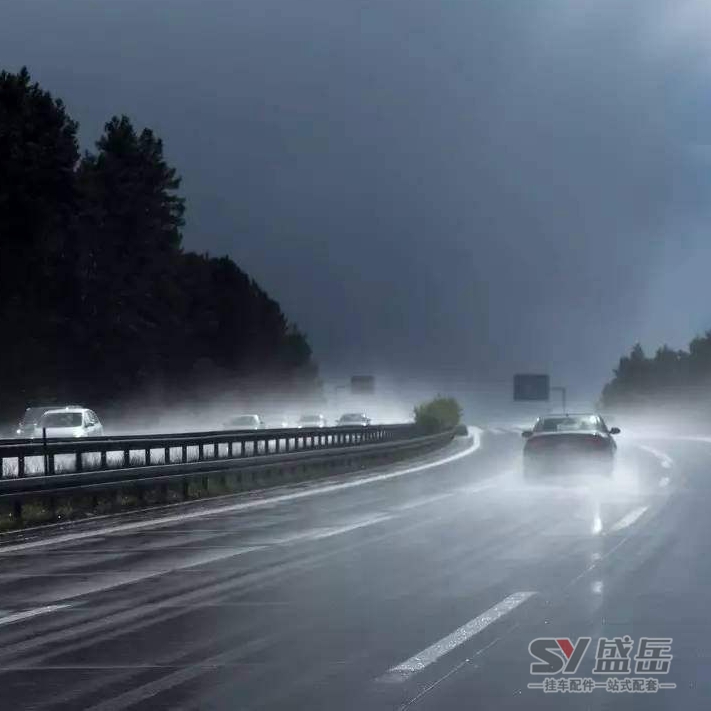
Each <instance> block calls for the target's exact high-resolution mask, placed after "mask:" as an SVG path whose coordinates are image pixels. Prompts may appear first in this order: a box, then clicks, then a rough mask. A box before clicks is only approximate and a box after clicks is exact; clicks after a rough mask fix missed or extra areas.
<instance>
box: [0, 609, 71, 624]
mask: <svg viewBox="0 0 711 711" xmlns="http://www.w3.org/2000/svg"><path fill="white" fill-rule="evenodd" d="M67 607H71V605H68V604H66V605H45V606H44V607H35V608H33V609H31V610H23V611H22V612H13V613H12V614H10V615H4V616H3V617H0V625H9V624H10V623H12V622H20V621H21V620H29V619H30V618H32V617H37V616H38V615H45V614H47V613H48V612H55V611H56V610H62V609H64V608H67Z"/></svg>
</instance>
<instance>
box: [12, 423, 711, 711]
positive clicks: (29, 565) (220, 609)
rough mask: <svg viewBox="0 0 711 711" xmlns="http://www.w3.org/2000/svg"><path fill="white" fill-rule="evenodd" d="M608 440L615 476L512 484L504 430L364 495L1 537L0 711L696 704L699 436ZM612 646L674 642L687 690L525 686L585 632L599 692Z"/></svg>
mask: <svg viewBox="0 0 711 711" xmlns="http://www.w3.org/2000/svg"><path fill="white" fill-rule="evenodd" d="M618 442H619V445H620V461H619V465H618V471H617V473H616V475H615V477H614V478H613V479H612V480H611V481H605V480H600V479H588V478H581V477H578V476H576V475H575V473H574V472H572V473H571V474H570V476H566V477H560V478H555V479H548V480H545V481H542V482H534V483H531V484H528V483H524V482H523V481H522V478H521V474H520V450H521V444H522V441H521V438H520V437H519V436H518V435H517V434H516V433H513V432H509V431H506V430H494V431H485V432H483V433H482V434H481V436H480V437H476V438H475V440H474V441H472V440H471V439H467V438H460V439H458V440H457V441H455V443H453V444H452V446H451V447H450V448H448V449H447V450H445V451H440V452H438V453H436V454H435V455H431V456H430V457H428V458H427V459H423V460H418V461H416V462H410V463H407V464H402V463H401V464H399V465H395V466H393V467H389V468H384V469H380V470H376V471H374V472H371V473H369V474H368V475H366V476H361V477H359V478H358V479H355V480H354V479H347V478H340V479H331V480H328V481H320V482H317V483H311V484H308V485H296V486H292V487H284V488H280V489H279V490H271V491H270V492H268V493H261V494H257V495H251V496H246V497H245V496H243V497H231V498H225V499H221V500H219V501H215V500H211V501H209V502H201V503H198V504H190V505H186V506H180V507H172V508H166V509H163V510H162V511H161V512H153V513H150V514H146V513H144V514H131V515H125V516H118V517H112V518H109V519H103V520H101V521H93V522H91V523H87V524H80V525H74V526H70V527H64V528H59V529H55V530H53V531H51V532H43V533H41V534H37V533H34V534H23V535H22V536H11V537H5V538H4V539H2V543H3V544H4V547H3V548H0V684H1V685H2V686H1V688H2V696H1V697H0V698H2V701H3V703H2V708H14V709H102V710H107V711H108V710H119V709H225V710H228V709H229V710H230V711H232V710H234V709H324V710H325V709H329V710H332V709H404V708H407V709H410V708H411V709H433V710H434V709H465V708H472V709H474V708H486V709H488V708H492V709H493V708H495V709H501V708H505V709H508V708H516V709H530V708H571V707H572V708H637V707H639V708H670V709H680V708H685V709H686V708H699V709H702V708H703V709H707V708H709V707H711V642H710V641H709V637H710V633H711V615H710V614H709V591H710V590H711V562H710V559H709V554H708V548H709V545H710V542H711V516H710V515H709V502H710V500H711V443H710V442H704V441H685V440H680V439H675V440H671V439H669V440H659V439H657V440H654V441H652V440H650V441H642V440H634V441H630V440H629V439H628V440H626V439H625V436H624V433H623V435H622V436H620V437H619V438H618ZM477 444H479V445H480V446H477ZM442 460H444V461H443V463H440V464H436V462H438V461H442ZM418 467H419V468H418ZM413 468H414V469H415V471H408V470H411V469H413ZM624 635H629V636H630V637H631V638H632V639H634V640H637V639H638V638H639V637H641V636H647V637H659V638H669V637H671V638H673V646H672V650H671V651H672V653H673V655H674V658H673V662H672V664H671V671H670V673H669V674H668V675H667V676H666V678H663V679H662V678H661V677H660V680H661V681H663V682H667V683H674V684H676V685H677V688H676V689H664V690H660V691H658V692H657V693H646V694H635V695H633V694H631V693H618V694H613V693H611V692H608V691H605V690H604V689H596V690H594V691H592V692H591V693H578V694H571V693H565V694H564V693H555V694H554V693H544V691H542V690H541V689H529V688H528V684H529V683H532V682H540V681H541V678H534V677H532V676H531V674H530V670H529V666H530V664H531V662H532V661H534V660H533V658H532V657H531V656H530V655H529V652H528V644H529V642H530V641H531V640H532V639H534V638H537V637H552V638H561V637H565V638H570V639H571V640H572V641H573V643H574V642H575V640H576V639H577V638H579V637H584V636H589V637H592V638H593V642H592V644H591V645H590V648H589V649H588V650H587V653H586V655H585V657H584V658H583V661H582V663H581V666H580V671H579V672H578V673H577V674H576V676H578V677H590V676H591V671H592V668H593V664H594V656H595V646H596V644H597V639H598V638H599V637H601V636H602V637H608V638H612V637H615V636H620V637H622V636H624ZM633 664H634V662H633ZM647 676H648V675H647ZM603 678H604V677H603Z"/></svg>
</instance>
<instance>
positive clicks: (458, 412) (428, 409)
mask: <svg viewBox="0 0 711 711" xmlns="http://www.w3.org/2000/svg"><path fill="white" fill-rule="evenodd" d="M461 418H462V408H461V407H460V405H459V403H458V402H457V401H456V400H455V399H454V398H452V397H442V396H438V397H436V398H435V399H434V400H430V401H429V402H425V403H423V404H422V405H418V406H417V407H416V408H415V424H416V425H417V426H418V427H419V428H420V429H421V430H422V431H423V432H425V433H426V434H434V433H435V432H443V431H444V430H451V429H453V428H455V427H456V426H457V425H458V424H459V423H460V421H461Z"/></svg>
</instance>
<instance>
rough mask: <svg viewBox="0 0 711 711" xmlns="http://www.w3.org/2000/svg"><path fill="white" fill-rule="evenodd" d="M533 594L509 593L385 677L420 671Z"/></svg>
mask: <svg viewBox="0 0 711 711" xmlns="http://www.w3.org/2000/svg"><path fill="white" fill-rule="evenodd" d="M535 594H536V593H535V592H517V593H514V594H513V595H509V596H508V597H506V598H504V599H503V600H502V601H501V602H498V603H496V605H494V606H493V607H490V608H489V609H488V610H487V611H486V612H483V613H482V614H481V615H479V616H478V617H475V618H474V619H473V620H470V621H469V622H467V623H466V624H465V625H462V626H461V627H459V628H458V629H456V630H454V632H452V633H451V634H448V635H447V636H446V637H443V638H442V639H440V640H439V641H438V642H435V643H434V644H432V645H430V646H429V647H427V648H426V649H423V650H422V651H421V652H418V653H417V654H415V655H414V656H412V657H410V658H409V659H406V660H405V661H404V662H401V663H400V664H398V665H397V666H394V667H392V668H390V669H389V670H388V672H387V674H386V677H387V678H388V679H398V678H400V679H405V678H407V677H409V676H411V675H412V674H416V673H417V672H419V671H422V670H423V669H424V668H425V667H427V666H429V665H430V664H432V662H436V661H437V660H438V659H439V658H440V657H442V656H444V655H445V654H447V653H448V652H451V651H452V650H453V649H455V648H456V647H458V646H460V645H461V644H464V643H465V642H466V641H468V640H469V639H471V638H472V637H473V636H474V635H475V634H478V633H479V632H481V631H482V630H483V629H485V628H486V627H488V626H489V625H490V624H492V623H494V622H496V621H497V620H499V619H501V618H502V617H503V616H504V615H507V614H508V613H509V612H511V611H512V610H514V609H515V608H517V607H518V606H519V605H522V604H523V603H524V602H526V600H528V599H529V598H531V597H532V596H533V595H535Z"/></svg>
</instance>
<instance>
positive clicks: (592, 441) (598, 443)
mask: <svg viewBox="0 0 711 711" xmlns="http://www.w3.org/2000/svg"><path fill="white" fill-rule="evenodd" d="M586 439H587V441H588V444H589V445H590V446H591V447H605V446H606V445H607V442H606V441H605V438H604V437H598V436H597V435H595V436H593V437H587V438H586Z"/></svg>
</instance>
